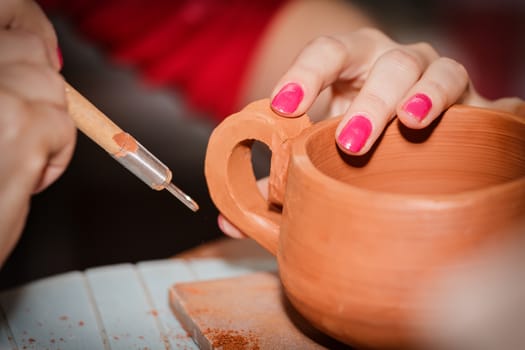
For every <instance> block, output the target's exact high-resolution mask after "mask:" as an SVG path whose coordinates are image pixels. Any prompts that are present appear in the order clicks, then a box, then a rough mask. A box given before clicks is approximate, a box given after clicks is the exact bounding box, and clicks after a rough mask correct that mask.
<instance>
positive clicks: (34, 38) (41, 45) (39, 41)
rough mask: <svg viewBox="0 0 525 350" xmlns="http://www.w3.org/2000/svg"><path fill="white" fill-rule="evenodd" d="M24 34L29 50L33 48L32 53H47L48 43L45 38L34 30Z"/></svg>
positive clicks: (39, 54)
mask: <svg viewBox="0 0 525 350" xmlns="http://www.w3.org/2000/svg"><path fill="white" fill-rule="evenodd" d="M21 35H22V36H23V39H22V40H23V41H24V45H25V46H26V48H27V49H28V50H31V53H32V55H35V54H38V56H42V55H43V56H45V55H46V50H47V47H46V43H45V42H44V39H43V38H42V37H41V36H39V35H37V34H35V33H32V32H27V31H26V32H24V33H23V34H21Z"/></svg>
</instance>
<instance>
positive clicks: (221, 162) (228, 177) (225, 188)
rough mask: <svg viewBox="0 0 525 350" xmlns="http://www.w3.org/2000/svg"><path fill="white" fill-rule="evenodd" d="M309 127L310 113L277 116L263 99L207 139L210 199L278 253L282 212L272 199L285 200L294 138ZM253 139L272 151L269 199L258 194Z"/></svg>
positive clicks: (240, 228) (276, 201)
mask: <svg viewBox="0 0 525 350" xmlns="http://www.w3.org/2000/svg"><path fill="white" fill-rule="evenodd" d="M311 125H312V123H311V122H310V118H309V117H308V116H307V115H306V114H304V115H302V116H300V117H296V118H285V117H282V116H279V115H278V114H276V113H275V112H274V111H272V109H271V108H270V101H269V100H268V99H264V100H259V101H256V102H253V103H251V104H249V105H248V106H246V107H245V108H244V109H242V110H241V111H240V112H238V113H235V114H232V115H231V116H229V117H227V118H226V119H224V120H223V121H222V122H221V123H220V124H219V125H218V126H217V127H216V128H215V129H214V131H213V132H212V134H211V136H210V139H209V141H208V147H207V150H206V159H205V164H204V173H205V176H206V182H207V184H208V191H209V192H210V196H211V199H212V200H213V202H214V203H215V205H216V206H217V208H218V209H219V211H220V212H221V213H222V215H224V216H225V217H226V218H227V219H228V220H229V221H230V222H231V223H232V224H234V225H235V226H236V227H237V228H239V230H241V231H242V232H243V233H244V234H246V235H248V236H249V237H251V238H253V239H255V241H257V243H259V244H260V245H261V246H263V247H264V248H265V249H266V250H268V251H269V252H270V253H272V254H274V255H275V254H276V253H277V246H278V238H279V230H280V223H281V213H280V212H277V211H276V210H275V209H274V208H272V206H271V205H270V203H275V204H282V202H283V197H284V189H285V186H286V177H287V173H288V163H289V158H290V152H291V145H292V140H293V139H294V138H295V137H297V136H298V135H299V134H300V133H301V131H303V130H304V129H306V128H308V127H310V126H311ZM254 140H257V141H260V142H262V143H264V144H266V145H267V146H268V148H269V149H270V150H271V152H272V158H271V162H270V178H269V189H268V190H269V198H268V201H267V200H265V199H264V197H263V196H262V194H261V193H260V192H259V190H258V188H257V185H256V179H255V175H254V174H253V167H252V162H251V146H252V144H253V141H254Z"/></svg>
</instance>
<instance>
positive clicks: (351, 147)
mask: <svg viewBox="0 0 525 350" xmlns="http://www.w3.org/2000/svg"><path fill="white" fill-rule="evenodd" d="M371 133H372V123H371V122H370V120H369V119H368V118H366V117H364V116H362V115H356V116H353V117H352V119H350V120H349V121H348V123H346V125H345V126H344V128H343V130H341V133H340V134H339V136H338V137H337V142H338V143H339V145H341V147H343V148H344V149H346V150H348V151H350V152H353V153H356V152H359V151H360V150H361V148H363V146H364V145H365V143H366V140H368V137H369V136H370V134H371Z"/></svg>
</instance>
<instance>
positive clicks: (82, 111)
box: [66, 83, 199, 211]
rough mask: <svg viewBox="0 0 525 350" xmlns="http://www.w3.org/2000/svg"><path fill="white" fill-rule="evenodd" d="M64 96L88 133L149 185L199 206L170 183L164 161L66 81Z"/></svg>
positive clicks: (79, 122) (78, 122)
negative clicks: (165, 190)
mask: <svg viewBox="0 0 525 350" xmlns="http://www.w3.org/2000/svg"><path fill="white" fill-rule="evenodd" d="M66 96H67V102H68V110H69V114H70V115H71V117H72V118H73V120H74V121H75V124H76V126H77V128H78V129H79V130H80V131H82V132H83V133H84V134H85V135H86V136H87V137H89V138H90V139H91V140H93V141H95V142H96V143H97V144H98V145H99V146H100V147H102V148H103V149H104V150H106V152H108V153H109V154H110V155H111V156H112V157H113V158H114V159H116V160H117V161H118V162H119V163H120V164H122V165H123V166H124V167H125V168H126V169H128V170H129V171H131V172H132V173H133V174H135V176H137V177H138V178H139V179H141V180H142V181H144V182H145V183H146V184H147V185H148V186H149V187H151V188H152V189H154V190H157V191H160V190H163V189H167V190H168V191H169V192H170V193H171V194H173V195H174V196H175V197H176V198H177V199H179V200H180V201H181V202H182V203H184V204H185V205H186V206H187V207H188V208H190V209H191V210H193V211H197V210H198V209H199V205H198V204H197V203H196V202H195V201H194V200H193V199H192V198H191V197H190V196H188V195H187V194H186V193H184V192H183V191H182V190H181V189H180V188H178V187H177V186H175V185H174V184H173V183H171V178H172V174H171V171H170V170H169V169H168V167H167V166H166V165H164V164H163V163H162V162H161V161H160V160H159V159H157V157H155V156H154V155H153V154H151V153H150V152H149V151H148V150H147V149H146V148H145V147H144V146H142V145H141V144H140V143H139V142H138V141H137V140H135V138H134V137H133V136H131V135H130V134H128V133H126V132H124V131H123V130H122V129H121V128H120V127H118V126H117V125H116V124H115V123H113V121H111V119H109V118H108V117H106V116H105V115H104V113H102V112H101V111H100V110H98V109H97V108H96V107H95V106H94V105H93V104H92V103H91V102H89V101H88V100H87V99H86V98H85V97H84V96H82V95H81V94H80V93H79V92H78V91H76V90H75V89H74V88H73V87H72V86H70V85H69V84H67V83H66Z"/></svg>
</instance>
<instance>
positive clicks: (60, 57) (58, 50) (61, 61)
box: [57, 47, 64, 69]
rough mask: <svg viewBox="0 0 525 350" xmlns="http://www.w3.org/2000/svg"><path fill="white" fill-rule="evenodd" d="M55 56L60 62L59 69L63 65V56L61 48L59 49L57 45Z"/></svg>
mask: <svg viewBox="0 0 525 350" xmlns="http://www.w3.org/2000/svg"><path fill="white" fill-rule="evenodd" d="M57 56H58V63H60V69H62V67H63V66H64V57H63V56H62V50H60V47H57Z"/></svg>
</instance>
